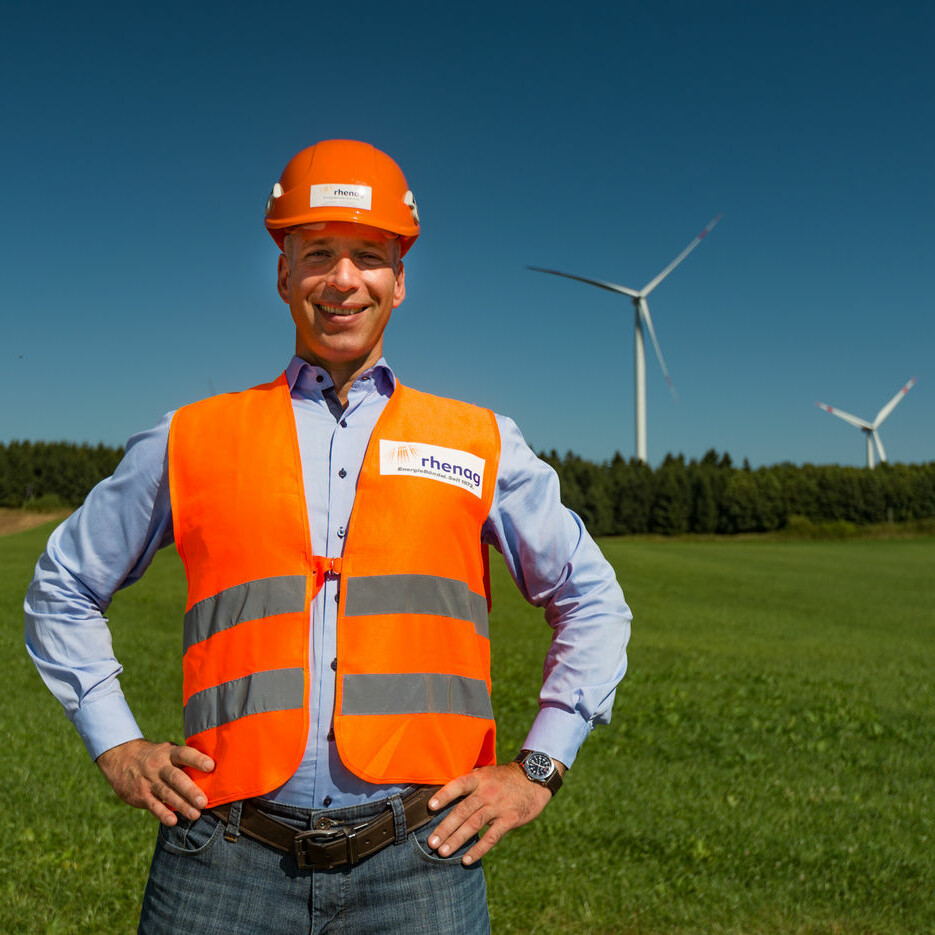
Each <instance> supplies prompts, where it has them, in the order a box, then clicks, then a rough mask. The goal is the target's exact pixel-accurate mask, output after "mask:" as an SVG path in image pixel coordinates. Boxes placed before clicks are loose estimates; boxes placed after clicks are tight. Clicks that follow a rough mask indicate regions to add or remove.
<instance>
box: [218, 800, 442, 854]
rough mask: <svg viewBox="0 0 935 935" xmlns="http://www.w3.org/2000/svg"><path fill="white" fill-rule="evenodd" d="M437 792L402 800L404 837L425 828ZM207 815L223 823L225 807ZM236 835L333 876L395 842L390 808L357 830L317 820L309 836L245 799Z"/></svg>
mask: <svg viewBox="0 0 935 935" xmlns="http://www.w3.org/2000/svg"><path fill="white" fill-rule="evenodd" d="M440 788H441V786H420V787H419V788H418V789H416V790H415V791H414V792H410V793H409V794H408V795H407V796H405V797H404V798H403V800H402V805H403V812H404V814H405V816H406V831H407V833H408V832H410V831H415V830H416V829H417V828H421V827H422V826H423V825H427V824H428V823H429V822H430V821H431V820H432V818H433V817H434V816H435V812H430V811H429V807H428V802H429V799H431V798H432V796H433V795H434V794H435V793H436V792H438V790H439V789H440ZM208 811H209V812H210V813H211V814H212V815H214V816H216V817H217V818H219V819H220V820H221V821H223V822H226V821H228V819H229V818H230V812H231V806H230V804H229V803H228V804H227V805H217V806H215V807H214V808H211V809H208ZM240 830H241V831H242V832H243V833H244V834H245V835H247V837H249V838H253V839H254V840H256V841H260V842H262V843H263V844H267V845H269V846H270V847H275V848H276V850H278V851H285V853H287V854H292V855H293V856H294V857H295V859H296V862H297V863H298V865H299V868H300V869H302V870H333V869H334V868H335V867H344V866H347V865H349V864H356V863H359V862H360V861H362V860H363V859H364V858H365V857H369V856H370V855H371V854H376V852H377V851H380V850H382V849H383V848H384V847H386V846H387V844H392V843H393V842H394V841H395V840H396V827H395V822H394V820H393V810H392V808H391V807H390V806H387V807H386V809H385V810H384V811H383V812H381V813H380V814H379V815H377V817H376V818H371V819H370V820H369V821H365V822H363V823H361V824H357V825H354V824H341V823H339V822H336V821H334V820H332V819H330V818H327V817H326V816H322V817H321V818H319V819H318V820H317V821H316V823H315V827H314V828H312V829H311V830H310V831H298V830H296V828H294V827H293V826H292V825H289V824H286V822H284V821H280V820H279V819H277V818H274V817H273V816H272V815H267V814H265V813H264V812H263V811H261V810H260V808H259V807H258V806H257V805H256V803H255V802H254V801H253V800H251V799H247V800H245V801H244V803H243V810H242V811H241V814H240Z"/></svg>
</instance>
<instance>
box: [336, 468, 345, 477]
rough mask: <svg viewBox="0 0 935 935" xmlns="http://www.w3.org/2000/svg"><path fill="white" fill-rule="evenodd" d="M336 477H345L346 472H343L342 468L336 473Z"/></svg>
mask: <svg viewBox="0 0 935 935" xmlns="http://www.w3.org/2000/svg"><path fill="white" fill-rule="evenodd" d="M338 477H347V471H345V470H344V468H341V470H340V471H338Z"/></svg>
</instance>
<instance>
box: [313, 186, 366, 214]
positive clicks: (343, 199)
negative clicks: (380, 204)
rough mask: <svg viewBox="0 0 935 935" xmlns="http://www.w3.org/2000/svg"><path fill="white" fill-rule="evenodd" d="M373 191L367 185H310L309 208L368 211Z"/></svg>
mask: <svg viewBox="0 0 935 935" xmlns="http://www.w3.org/2000/svg"><path fill="white" fill-rule="evenodd" d="M372 192H373V189H371V187H370V186H369V185H340V184H338V183H337V182H328V183H327V184H325V185H312V186H311V190H310V192H309V202H308V206H309V207H310V208H327V207H333V206H339V207H342V208H362V209H363V210H364V211H369V210H370V198H371V195H372Z"/></svg>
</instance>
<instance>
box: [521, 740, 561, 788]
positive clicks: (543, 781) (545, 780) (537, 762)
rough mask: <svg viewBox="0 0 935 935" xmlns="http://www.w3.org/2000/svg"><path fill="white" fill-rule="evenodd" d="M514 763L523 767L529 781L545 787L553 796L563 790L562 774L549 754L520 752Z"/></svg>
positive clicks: (532, 751) (534, 751) (535, 751)
mask: <svg viewBox="0 0 935 935" xmlns="http://www.w3.org/2000/svg"><path fill="white" fill-rule="evenodd" d="M513 762H514V763H519V764H520V765H521V766H522V767H523V772H524V773H525V774H526V778H527V779H529V780H530V781H531V782H537V783H538V784H539V785H540V786H545V787H546V789H548V790H549V792H551V793H552V795H555V793H556V792H558V790H559V789H561V788H562V774H561V773H560V772H559V771H558V768H557V767H556V765H555V761H554V760H553V759H552V757H550V756H549V755H548V753H540V752H539V751H538V750H520V751H519V756H517V757H516V759H515V760H514V761H513Z"/></svg>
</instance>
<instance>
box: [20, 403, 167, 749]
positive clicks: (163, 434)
mask: <svg viewBox="0 0 935 935" xmlns="http://www.w3.org/2000/svg"><path fill="white" fill-rule="evenodd" d="M170 420H171V414H169V415H167V416H165V417H164V418H163V419H162V420H161V421H160V422H159V424H158V425H156V426H155V427H154V428H153V429H150V430H149V431H146V432H141V433H140V434H138V435H134V436H133V437H132V438H131V439H130V440H129V442H128V443H127V447H126V453H125V455H124V457H123V459H122V460H121V462H120V464H119V465H118V467H117V469H116V471H115V472H114V474H113V475H112V476H111V477H108V478H106V479H105V480H103V481H101V482H100V483H99V484H98V485H97V486H96V487H94V489H93V490H92V491H91V492H90V493H89V494H88V496H87V498H86V500H85V503H84V505H83V506H82V507H81V508H80V509H78V510H77V511H76V512H74V513H73V514H72V515H71V516H70V517H69V518H68V519H66V520H65V522H63V523H62V524H61V525H60V526H58V527H57V528H56V529H55V531H54V532H53V533H52V535H51V536H50V538H49V542H48V544H47V546H46V550H45V552H44V553H43V554H42V555H41V556H40V558H39V561H38V562H37V564H36V571H35V576H34V578H33V581H32V584H31V585H30V587H29V590H28V592H27V594H26V599H25V602H24V611H25V636H26V649H27V652H28V653H29V655H30V657H31V658H32V660H33V662H34V663H35V665H36V668H37V669H38V671H39V674H40V676H41V677H42V679H43V681H44V682H45V683H46V685H47V686H48V688H49V689H50V691H51V692H52V694H53V695H55V697H56V698H58V700H59V701H60V702H61V703H62V705H63V707H64V708H65V713H66V714H67V715H68V717H69V718H70V720H71V721H72V723H73V724H74V725H75V728H76V729H77V730H78V733H79V734H80V735H81V738H82V740H83V741H84V743H85V746H86V747H87V749H88V752H89V753H90V754H91V756H92V758H94V759H96V758H97V757H98V756H100V754H101V753H103V752H104V751H105V750H109V749H110V748H111V747H114V746H117V745H118V744H121V743H124V742H126V741H128V740H134V739H136V738H139V737H142V736H143V735H142V733H141V731H140V729H139V727H138V725H137V723H136V720H135V719H134V717H133V714H132V713H131V711H130V708H129V706H128V705H127V702H126V700H125V698H124V695H123V692H122V690H121V688H120V683H119V678H118V677H119V675H120V673H121V671H122V670H121V667H120V663H119V662H118V661H117V659H116V657H115V656H114V651H113V645H112V641H111V635H110V631H109V629H108V626H107V618H106V617H105V616H104V615H105V613H106V611H107V608H108V607H109V606H110V603H111V600H112V599H113V596H114V594H115V593H116V591H118V590H119V589H121V588H124V587H127V586H128V585H130V584H132V583H133V582H134V581H137V580H138V579H139V578H140V577H141V576H142V574H143V572H144V571H145V570H146V568H147V567H148V566H149V564H150V563H151V562H152V559H153V556H154V555H155V553H156V551H157V550H158V549H160V548H162V547H163V546H164V545H168V544H170V543H171V542H172V514H171V506H170V502H169V485H168V467H167V459H166V450H167V448H166V446H167V442H168V432H169V424H170Z"/></svg>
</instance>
